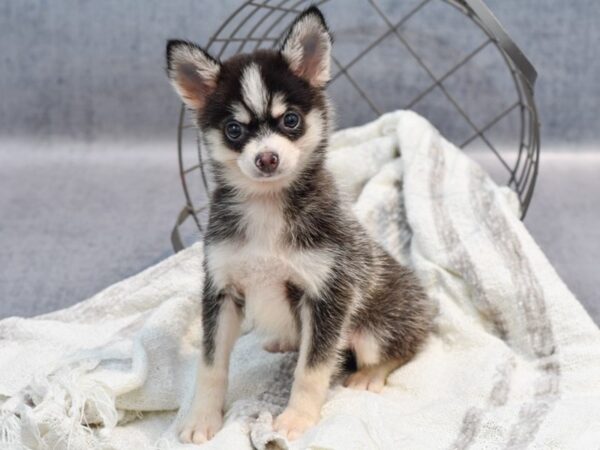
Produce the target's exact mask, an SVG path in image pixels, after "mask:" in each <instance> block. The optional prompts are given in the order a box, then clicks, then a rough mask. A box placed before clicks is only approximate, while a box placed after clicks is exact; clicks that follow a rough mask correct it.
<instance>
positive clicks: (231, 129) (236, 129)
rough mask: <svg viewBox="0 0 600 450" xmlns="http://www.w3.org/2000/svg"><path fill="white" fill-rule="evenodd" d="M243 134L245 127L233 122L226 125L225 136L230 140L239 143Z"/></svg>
mask: <svg viewBox="0 0 600 450" xmlns="http://www.w3.org/2000/svg"><path fill="white" fill-rule="evenodd" d="M243 134H244V126H243V125H242V124H241V123H239V122H237V121H235V120H232V121H231V122H227V123H226V124H225V135H226V136H227V138H228V139H230V140H232V141H237V140H239V139H240V138H241V137H242V135H243Z"/></svg>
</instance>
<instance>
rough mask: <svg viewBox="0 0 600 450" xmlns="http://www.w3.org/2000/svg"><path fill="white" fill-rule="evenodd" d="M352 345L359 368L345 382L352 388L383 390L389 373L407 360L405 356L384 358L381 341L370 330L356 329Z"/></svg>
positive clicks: (373, 390)
mask: <svg viewBox="0 0 600 450" xmlns="http://www.w3.org/2000/svg"><path fill="white" fill-rule="evenodd" d="M350 345H351V347H352V349H353V350H354V352H355V354H356V362H357V365H358V370H357V371H356V372H354V373H352V374H350V375H349V376H348V378H346V380H345V382H344V386H346V387H349V388H351V389H357V390H364V391H371V392H381V390H382V389H383V386H384V385H385V382H386V380H387V377H388V375H389V374H390V373H392V372H393V371H394V370H396V369H397V368H398V367H400V366H401V365H402V364H404V363H405V362H406V359H405V358H389V359H386V358H383V357H382V355H381V353H382V352H381V347H380V344H379V342H377V339H376V338H375V336H373V334H371V333H370V332H368V331H363V330H357V331H355V332H354V333H353V335H352V337H351V339H350Z"/></svg>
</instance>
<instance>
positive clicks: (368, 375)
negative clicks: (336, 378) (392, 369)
mask: <svg viewBox="0 0 600 450" xmlns="http://www.w3.org/2000/svg"><path fill="white" fill-rule="evenodd" d="M387 375H388V372H387V371H386V370H382V368H380V367H378V366H375V367H365V368H363V369H360V370H358V371H357V372H354V373H353V374H351V375H349V376H348V378H346V381H345V382H344V386H346V387H349V388H350V389H356V390H361V391H370V392H377V393H378V392H381V390H382V389H383V386H384V385H385V380H386V378H387Z"/></svg>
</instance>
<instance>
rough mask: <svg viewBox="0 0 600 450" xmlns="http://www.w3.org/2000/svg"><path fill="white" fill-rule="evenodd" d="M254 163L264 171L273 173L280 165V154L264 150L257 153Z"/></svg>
mask: <svg viewBox="0 0 600 450" xmlns="http://www.w3.org/2000/svg"><path fill="white" fill-rule="evenodd" d="M254 164H256V167H258V169H259V170H260V171H261V172H263V173H273V172H275V169H277V166H278V165H279V156H278V155H277V153H274V152H262V153H259V154H258V155H256V158H255V159H254Z"/></svg>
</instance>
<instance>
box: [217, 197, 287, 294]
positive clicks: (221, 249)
mask: <svg viewBox="0 0 600 450" xmlns="http://www.w3.org/2000/svg"><path fill="white" fill-rule="evenodd" d="M240 211H241V213H242V214H241V217H242V223H241V227H240V228H242V229H243V237H242V238H240V239H234V240H226V241H221V242H218V243H215V244H211V245H210V247H209V249H208V255H207V257H208V258H209V259H208V263H209V267H210V268H211V271H212V272H213V276H214V277H215V278H216V281H217V282H218V284H219V285H221V287H233V288H234V289H235V290H237V291H239V294H243V295H244V296H246V295H248V293H249V292H248V291H250V292H251V291H253V290H254V289H259V288H260V287H261V286H262V287H263V289H264V288H267V289H268V288H269V287H270V286H272V285H278V284H282V283H285V281H287V280H288V279H289V278H290V276H291V269H290V267H289V264H288V261H289V253H290V252H289V250H287V249H286V246H285V236H284V233H285V221H284V219H283V214H282V211H281V209H280V208H279V207H278V205H276V204H273V203H272V202H269V201H260V200H255V201H252V202H248V203H247V204H245V205H243V207H240Z"/></svg>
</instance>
